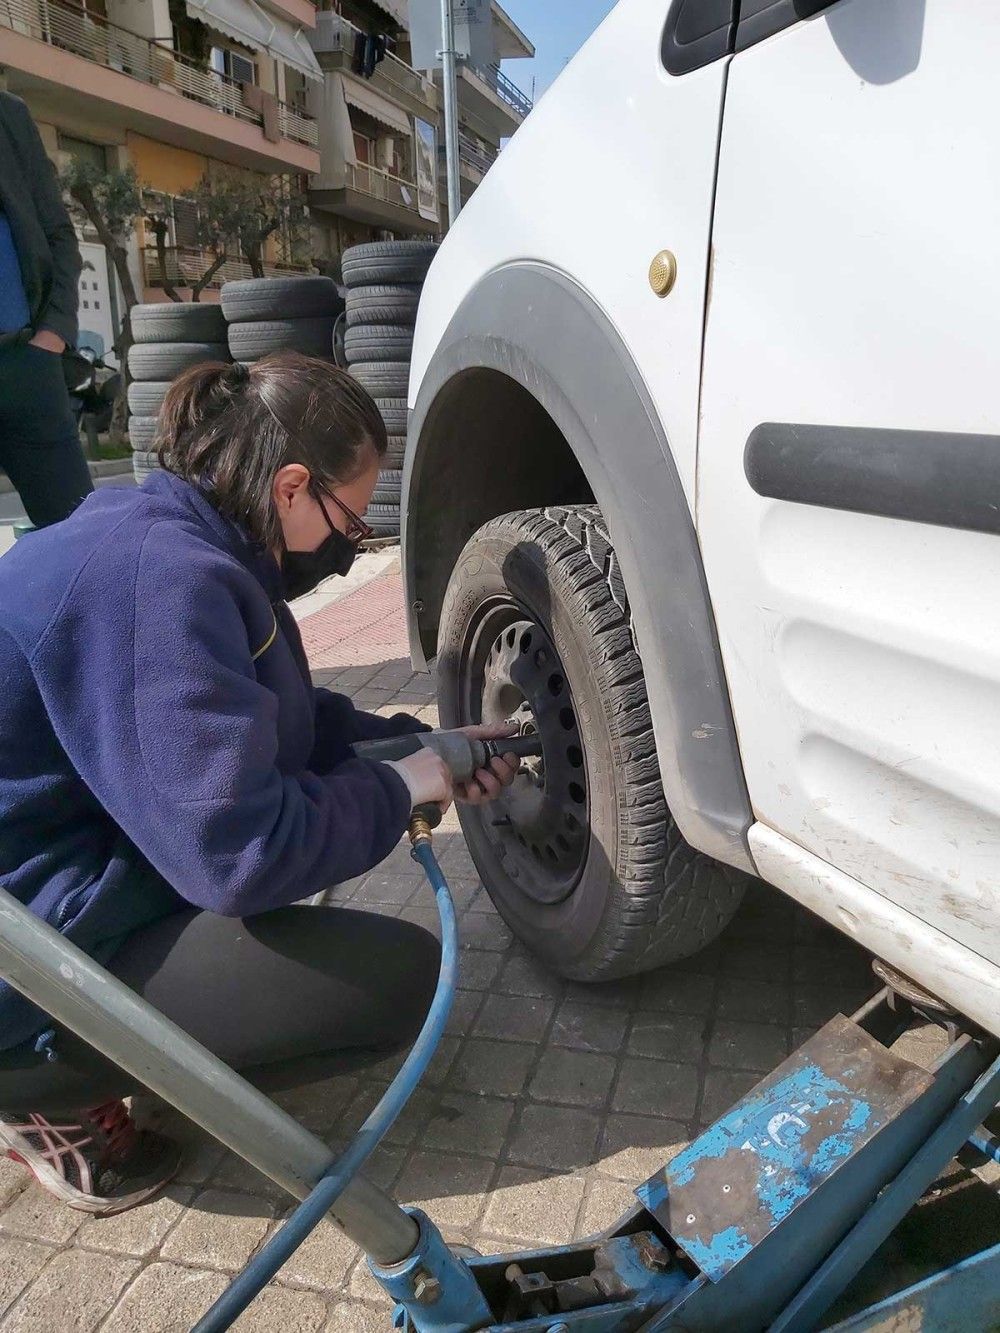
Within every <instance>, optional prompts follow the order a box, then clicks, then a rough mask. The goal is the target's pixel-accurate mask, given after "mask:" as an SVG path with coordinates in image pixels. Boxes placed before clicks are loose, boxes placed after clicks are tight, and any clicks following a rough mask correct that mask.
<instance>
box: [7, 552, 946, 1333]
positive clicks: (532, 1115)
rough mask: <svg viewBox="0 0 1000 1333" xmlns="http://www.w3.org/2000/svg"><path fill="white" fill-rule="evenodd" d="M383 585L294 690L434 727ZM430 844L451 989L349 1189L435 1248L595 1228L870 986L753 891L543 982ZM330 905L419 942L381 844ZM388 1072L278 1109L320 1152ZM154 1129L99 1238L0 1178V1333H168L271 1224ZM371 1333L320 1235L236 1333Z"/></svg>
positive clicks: (89, 1223) (405, 887) (252, 1185)
mask: <svg viewBox="0 0 1000 1333" xmlns="http://www.w3.org/2000/svg"><path fill="white" fill-rule="evenodd" d="M393 580H394V575H393V574H391V573H390V574H389V575H388V576H387V577H385V578H382V579H379V580H377V581H376V583H375V584H370V585H369V586H368V588H367V589H362V590H361V591H360V592H358V593H354V594H351V595H350V596H349V597H347V598H345V599H344V600H343V601H342V602H340V603H339V604H337V605H335V606H333V607H331V608H330V609H329V611H328V612H324V613H322V616H324V617H326V619H325V620H324V619H322V617H321V616H317V617H314V618H313V621H314V622H315V623H310V622H309V621H306V622H305V624H304V626H303V630H304V635H305V638H306V641H307V643H308V644H310V645H311V648H312V651H313V654H314V656H313V659H312V660H314V661H317V660H319V661H321V662H322V663H323V666H322V669H320V670H319V671H318V672H317V677H316V678H317V682H318V683H320V684H325V685H330V686H331V687H333V688H335V689H339V690H341V691H344V692H346V693H349V694H351V695H352V696H353V697H354V699H355V700H356V702H357V703H358V704H359V706H363V707H367V708H371V709H374V710H378V711H386V712H395V711H399V709H401V708H405V709H407V710H409V711H416V712H418V713H419V715H420V716H422V717H426V718H427V719H429V720H430V721H432V722H433V721H434V720H435V710H434V707H433V704H432V702H431V700H432V693H431V686H430V684H429V683H428V681H427V679H426V678H425V677H414V676H413V675H412V673H411V672H410V669H409V664H408V660H406V652H405V647H404V643H403V634H402V627H401V614H400V605H399V593H398V581H396V582H393ZM390 604H391V605H392V606H393V607H394V609H392V610H391V612H390V614H388V615H383V612H384V611H385V608H386V606H388V605H390ZM372 625H375V626H376V627H377V633H378V643H379V649H378V652H379V656H380V660H377V661H372V660H370V659H371V658H372V656H373V655H374V654H373V653H372V652H371V651H370V649H369V648H368V645H369V644H370V642H371V639H370V638H366V630H367V629H368V628H370V627H371V626H372ZM436 841H437V849H438V852H439V855H440V858H441V861H442V864H443V866H444V868H445V871H446V873H447V875H448V878H449V881H450V883H451V886H452V889H453V891H454V894H455V898H456V903H457V906H458V910H459V913H460V930H461V936H462V941H463V951H462V958H461V977H460V986H461V989H460V991H459V993H458V995H457V997H456V1002H455V1008H454V1012H453V1015H452V1018H451V1023H450V1026H449V1032H448V1036H447V1037H446V1038H445V1041H444V1042H443V1044H442V1047H441V1050H440V1052H439V1054H438V1056H437V1058H436V1059H435V1061H434V1063H433V1065H432V1068H431V1071H430V1074H429V1077H428V1078H427V1080H426V1082H425V1085H424V1087H423V1088H422V1089H421V1090H420V1091H419V1092H418V1093H417V1095H416V1096H415V1097H414V1099H413V1101H412V1102H411V1104H410V1106H409V1107H408V1108H407V1110H406V1111H405V1112H404V1114H403V1116H402V1118H401V1119H400V1121H399V1122H398V1123H397V1125H396V1126H395V1127H394V1128H393V1130H392V1131H391V1132H390V1134H389V1135H388V1136H387V1142H386V1143H385V1144H384V1145H383V1147H381V1148H380V1149H379V1150H378V1152H377V1153H376V1156H375V1158H374V1159H373V1162H372V1165H371V1169H370V1174H371V1176H372V1178H373V1179H375V1180H376V1181H378V1182H379V1183H380V1184H382V1185H383V1186H385V1187H387V1188H391V1189H392V1191H393V1193H394V1195H395V1196H396V1197H397V1198H399V1199H400V1200H401V1201H404V1202H409V1203H414V1204H419V1205H420V1206H421V1207H423V1208H425V1209H426V1210H427V1211H428V1212H429V1213H430V1214H431V1215H432V1216H433V1217H434V1218H435V1219H436V1220H437V1221H438V1222H439V1224H441V1225H442V1226H443V1228H444V1229H445V1232H446V1235H447V1236H448V1238H449V1239H456V1240H459V1239H460V1240H462V1241H465V1242H467V1243H471V1244H474V1245H476V1246H477V1247H478V1248H480V1249H482V1250H484V1251H485V1250H489V1249H497V1248H500V1249H510V1248H516V1247H518V1246H520V1245H523V1244H533V1243H538V1242H549V1243H558V1242H564V1241H568V1240H570V1239H571V1238H573V1237H575V1236H581V1235H584V1234H587V1233H589V1232H591V1231H593V1230H595V1229H597V1228H599V1227H601V1226H604V1225H606V1224H608V1223H609V1222H611V1221H612V1220H613V1219H614V1218H615V1216H617V1215H618V1213H620V1212H621V1211H622V1210H624V1208H625V1207H627V1206H628V1204H629V1201H630V1191H631V1190H632V1189H633V1188H634V1186H635V1185H636V1184H638V1183H639V1182H640V1181H641V1180H643V1179H645V1177H646V1176H647V1175H648V1174H650V1173H651V1172H652V1171H653V1170H654V1169H655V1168H656V1167H657V1166H658V1165H659V1164H661V1163H662V1162H663V1161H664V1160H665V1159H666V1158H667V1157H668V1156H670V1155H671V1154H672V1153H673V1152H674V1151H675V1150H676V1148H677V1147H678V1146H679V1145H681V1144H683V1143H685V1142H686V1141H687V1140H688V1139H689V1138H690V1137H691V1136H692V1135H693V1134H694V1133H696V1132H697V1131H698V1130H699V1129H700V1128H701V1127H702V1126H704V1125H705V1124H707V1123H709V1122H711V1121H712V1119H714V1118H715V1117H716V1116H717V1115H718V1114H719V1112H721V1111H722V1110H724V1109H725V1108H726V1107H727V1106H728V1105H730V1104H731V1103H732V1101H733V1100H734V1099H735V1098H736V1097H738V1096H739V1095H740V1094H741V1093H743V1092H744V1091H745V1090H746V1089H747V1088H749V1087H750V1086H752V1085H753V1084H754V1083H755V1082H756V1081H757V1080H758V1079H759V1078H760V1077H761V1076H762V1074H764V1073H765V1072H766V1071H768V1070H770V1069H771V1068H772V1067H773V1066H774V1065H775V1064H776V1063H778V1062H779V1061H780V1060H781V1059H783V1058H784V1056H785V1055H787V1054H788V1053H789V1052H790V1051H791V1050H792V1049H793V1048H794V1047H795V1046H796V1045H797V1044H798V1043H800V1042H801V1041H802V1040H804V1039H805V1037H806V1036H807V1035H808V1034H809V1033H811V1032H812V1031H813V1030H814V1029H815V1028H816V1027H818V1026H820V1025H821V1024H822V1023H823V1022H824V1021H825V1020H826V1019H827V1018H829V1017H830V1016H831V1015H832V1014H834V1013H836V1012H838V1010H841V1011H845V1012H848V1013H850V1012H851V1010H852V1009H853V1008H855V1007H856V1006H857V1004H858V1003H859V1002H860V1001H861V1000H863V999H864V998H866V997H867V996H868V995H869V994H871V993H872V992H873V990H874V989H875V987H874V985H873V983H872V979H871V974H870V971H869V968H868V963H867V960H866V959H865V957H864V956H863V955H862V954H861V953H860V952H859V951H858V950H857V949H855V948H854V947H852V946H851V945H850V944H848V943H846V942H845V941H844V940H843V939H842V938H841V937H840V936H839V935H837V934H835V933H834V932H833V931H831V930H830V929H828V928H827V927H826V926H824V925H823V924H822V923H820V922H818V921H817V920H815V919H814V918H812V917H810V916H809V915H807V914H806V913H805V912H804V911H802V910H800V909H798V908H796V907H794V906H793V905H792V904H791V903H790V902H788V901H786V900H785V899H783V898H782V897H781V896H780V895H778V894H777V893H775V892H773V891H771V890H769V889H766V888H764V887H760V888H759V889H757V890H755V891H754V892H753V893H752V894H751V895H750V896H749V898H748V900H747V901H746V903H745V905H744V906H743V907H742V908H741V910H740V912H739V914H738V916H737V918H736V920H735V921H734V922H733V924H732V925H731V926H730V927H729V929H728V930H727V931H726V933H725V935H724V937H723V938H722V939H721V940H720V941H718V942H717V943H716V944H715V945H713V946H712V947H711V948H709V949H708V950H706V951H705V952H704V953H702V954H700V955H699V956H698V957H696V958H693V959H690V960H688V961H686V962H684V963H681V964H679V965H677V966H673V967H670V968H668V969H665V970H664V971H662V972H659V973H656V974H652V975H649V976H647V977H645V978H640V979H636V980H634V981H630V982H625V983H616V984H613V985H606V986H600V987H584V986H579V985H572V984H568V983H565V982H563V981H560V980H558V979H557V978H555V977H553V976H551V975H549V974H548V973H547V972H546V971H545V970H544V969H543V968H541V967H540V966H539V965H538V964H537V963H536V962H535V961H533V959H532V958H531V957H530V955H529V954H528V953H527V952H526V951H525V950H524V949H523V948H522V947H521V946H520V945H519V944H516V943H514V942H513V940H512V938H511V936H510V933H509V932H508V930H507V929H506V927H505V926H504V924H503V923H502V922H501V920H500V919H499V917H498V916H497V914H496V913H495V911H494V910H493V908H492V906H491V904H490V901H489V899H488V898H487V897H486V895H485V893H484V891H483V889H482V888H481V886H480V884H479V882H478V880H477V877H476V873H475V870H474V868H473V865H472V863H471V861H470V859H469V856H468V853H467V851H466V849H465V846H464V844H463V841H462V837H461V834H460V833H459V832H458V825H457V821H456V820H455V818H454V816H453V815H452V816H449V818H448V820H447V821H446V823H445V825H444V826H443V828H442V831H441V832H440V833H439V834H438V836H437V840H436ZM332 897H333V900H334V901H337V902H342V903H344V904H345V905H346V906H348V907H350V908H364V909H368V910H376V911H380V912H385V913H387V914H389V915H392V916H402V917H404V918H406V919H408V920H412V921H417V922H420V923H422V924H425V925H428V926H431V925H432V924H433V922H434V918H435V913H434V910H433V906H432V904H431V901H430V896H429V893H428V892H427V891H426V890H425V889H424V887H423V883H422V878H421V876H420V875H419V874H418V873H417V870H416V867H415V866H414V865H413V863H412V861H411V860H410V859H409V856H408V853H407V849H406V848H405V847H403V846H401V847H399V848H397V850H396V851H395V852H394V853H393V854H392V856H391V857H390V858H389V860H388V861H387V862H385V864H384V865H382V866H380V867H379V868H378V869H377V870H376V871H374V872H373V873H372V874H370V875H368V876H367V877H365V878H364V879H362V880H360V881H358V882H356V883H353V884H349V885H344V886H341V887H340V888H339V889H337V890H335V891H334V893H333V895H332ZM907 1040H908V1042H909V1047H908V1051H907V1053H908V1054H912V1055H913V1057H914V1058H917V1059H919V1060H921V1061H924V1060H926V1059H927V1058H928V1055H929V1054H930V1053H931V1052H932V1051H933V1049H934V1046H935V1037H934V1036H933V1035H931V1034H925V1035H921V1034H917V1035H916V1036H914V1037H912V1038H908V1039H907ZM394 1068H395V1062H391V1063H388V1064H386V1065H383V1066H381V1067H378V1068H375V1069H372V1070H370V1071H369V1072H368V1073H367V1074H366V1075H364V1076H362V1077H350V1078H347V1077H344V1078H335V1079H332V1080H329V1081H328V1082H326V1083H323V1084H319V1085H315V1086H312V1087H309V1088H304V1089H301V1090H299V1091H296V1092H295V1093H292V1094H287V1095H285V1096H283V1097H281V1098H279V1100H280V1101H281V1102H282V1104H283V1105H284V1106H285V1107H286V1108H287V1109H288V1110H289V1111H290V1112H291V1113H292V1114H294V1115H296V1116H297V1117H299V1118H300V1119H301V1120H302V1121H303V1122H304V1123H305V1124H307V1125H308V1126H309V1128H311V1129H313V1130H314V1131H316V1132H318V1133H320V1134H322V1135H323V1136H325V1137H327V1138H328V1139H329V1140H330V1141H331V1142H332V1143H343V1142H344V1141H345V1140H346V1139H347V1138H348V1137H349V1136H350V1134H351V1132H352V1130H353V1129H354V1128H356V1127H357V1125H358V1124H359V1123H360V1121H361V1120H362V1118H363V1117H364V1115H365V1114H366V1113H367V1111H368V1110H369V1109H370V1108H371V1106H372V1105H373V1104H374V1102H375V1101H376V1100H377V1098H378V1097H379V1096H380V1094H381V1092H382V1090H383V1089H384V1088H385V1086H386V1084H387V1082H388V1080H389V1078H390V1077H391V1076H392V1073H393V1070H394ZM153 1114H155V1115H159V1116H161V1117H162V1112H159V1111H157V1109H156V1108H154V1110H153ZM166 1119H167V1123H168V1124H172V1125H173V1126H174V1128H175V1130H176V1131H177V1132H180V1133H182V1134H183V1136H184V1138H185V1139H186V1141H187V1142H188V1143H189V1145H190V1146H189V1152H188V1156H187V1160H186V1163H185V1166H184V1168H183V1169H182V1172H181V1175H180V1177H179V1179H178V1181H177V1182H176V1184H175V1185H173V1186H172V1187H171V1188H170V1189H169V1190H168V1191H167V1192H166V1194H165V1195H164V1196H163V1197H161V1198H160V1199H159V1200H158V1201H157V1202H155V1203H153V1204H151V1205H148V1206H146V1207H143V1208H139V1209H136V1210H134V1211H133V1212H130V1213H126V1214H123V1215H122V1216H120V1217H118V1218H111V1219H91V1218H85V1217H84V1216H83V1215H81V1214H79V1213H73V1212H71V1211H69V1210H67V1209H65V1208H62V1207H60V1206H58V1205H57V1204H55V1203H53V1202H51V1201H50V1200H49V1197H48V1196H47V1195H45V1194H43V1193H42V1192H40V1191H38V1190H36V1189H34V1188H29V1187H26V1176H25V1173H24V1172H23V1170H22V1169H21V1168H20V1167H17V1166H15V1165H13V1164H12V1163H9V1162H0V1210H2V1211H0V1312H5V1313H3V1314H2V1318H0V1333H13V1331H14V1330H16V1331H17V1333H29V1331H30V1333H63V1330H74V1333H91V1330H101V1333H165V1331H166V1330H170V1333H182V1331H186V1330H188V1329H190V1328H191V1325H192V1324H193V1323H194V1322H195V1320H196V1319H197V1318H198V1316H199V1315H200V1314H201V1313H202V1312H203V1311H204V1310H205V1309H206V1308H207V1306H208V1305H209V1304H210V1303H211V1302H212V1300H213V1299H214V1298H215V1297H216V1296H217V1295H218V1293H219V1292H220V1291H221V1290H222V1289H223V1287H224V1286H225V1284H226V1281H227V1277H228V1276H229V1275H230V1274H232V1273H234V1272H235V1271H237V1270H238V1269H239V1268H240V1267H242V1266H243V1265H244V1264H245V1263H246V1261H247V1259H248V1258H249V1257H250V1256H251V1255H252V1254H253V1253H254V1252H255V1250H256V1249H257V1248H258V1247H259V1246H260V1245H261V1243H262V1242H263V1241H264V1240H265V1238H266V1237H267V1236H268V1235H269V1234H270V1233H271V1232H272V1231H273V1229H274V1228H275V1227H276V1226H277V1225H278V1222H279V1220H280V1218H281V1217H282V1216H283V1215H284V1214H285V1213H286V1212H287V1211H288V1209H289V1207H290V1201H289V1200H288V1199H287V1197H286V1196H283V1195H282V1193H281V1191H280V1190H278V1189H277V1188H276V1187H275V1186H273V1185H272V1184H271V1183H270V1182H268V1181H267V1180H265V1179H263V1178H262V1177H260V1176H259V1175H257V1173H256V1172H254V1171H253V1170H252V1169H251V1168H250V1167H248V1166H246V1165H245V1164H243V1163H241V1162H240V1161H239V1160H238V1159H236V1158H234V1157H233V1156H232V1154H230V1153H228V1152H226V1151H224V1150H223V1149H222V1148H221V1147H219V1146H218V1145H214V1144H213V1143H211V1142H210V1141H208V1140H207V1139H206V1138H205V1137H204V1136H203V1135H201V1134H200V1133H199V1132H198V1131H196V1130H195V1129H194V1128H193V1127H192V1126H190V1125H187V1124H184V1123H182V1122H180V1121H179V1119H178V1118H177V1117H176V1115H175V1114H174V1113H168V1115H167V1117H166ZM387 1313H388V1306H387V1304H386V1302H385V1301H384V1299H383V1298H382V1296H381V1293H380V1291H379V1289H378V1288H377V1287H376V1286H375V1284H374V1283H373V1281H372V1280H371V1278H370V1276H369V1274H368V1272H367V1268H366V1267H365V1265H364V1263H363V1262H361V1261H359V1256H358V1254H357V1252H356V1251H355V1250H354V1248H353V1247H352V1246H351V1245H350V1244H349V1243H348V1242H347V1241H346V1240H344V1239H343V1238H341V1237H340V1236H338V1234H337V1233H336V1232H335V1231H334V1230H333V1228H332V1227H329V1226H323V1227H322V1228H321V1229H320V1230H319V1231H318V1232H317V1233H316V1234H315V1235H314V1236H313V1238H312V1239H311V1240H310V1241H309V1243H308V1244H307V1245H306V1246H305V1247H304V1248H303V1249H302V1250H300V1251H299V1253H298V1254H297V1255H296V1256H295V1257H294V1258H293V1260H292V1261H291V1262H290V1263H289V1264H288V1265H287V1266H286V1268H285V1269H284V1270H283V1272H282V1273H281V1275H280V1277H279V1278H278V1280H277V1281H276V1282H275V1283H274V1284H273V1285H272V1286H271V1287H270V1288H269V1290H268V1291H267V1292H266V1293H265V1295H264V1296H263V1297H262V1298H261V1299H260V1300H259V1301H257V1302H256V1303H255V1304H254V1305H253V1306H252V1307H251V1309H250V1310H249V1311H248V1312H247V1314H246V1315H244V1316H243V1318H242V1319H241V1320H240V1321H239V1323H238V1324H237V1325H236V1327H237V1328H239V1329H244V1330H281V1333H314V1331H315V1333H334V1331H337V1333H340V1331H341V1330H343V1331H344V1333H365V1331H366V1330H369V1329H371V1330H374V1329H378V1330H383V1329H386V1328H388V1318H387Z"/></svg>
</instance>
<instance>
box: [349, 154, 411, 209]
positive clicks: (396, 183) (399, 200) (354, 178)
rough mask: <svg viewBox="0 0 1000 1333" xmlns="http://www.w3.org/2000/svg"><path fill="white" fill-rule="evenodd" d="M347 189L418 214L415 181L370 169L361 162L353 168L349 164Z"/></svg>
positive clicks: (376, 168) (373, 168)
mask: <svg viewBox="0 0 1000 1333" xmlns="http://www.w3.org/2000/svg"><path fill="white" fill-rule="evenodd" d="M347 188H348V189H349V190H357V191H358V193H359V194H367V195H368V196H369V197H370V198H372V199H381V200H382V201H383V202H385V203H387V204H398V205H399V207H400V208H408V209H409V210H410V211H411V212H413V213H416V212H417V185H416V182H415V181H408V180H404V179H403V178H402V177H401V176H392V175H390V174H389V172H388V171H382V170H381V169H380V168H379V167H370V166H368V165H367V163H364V162H359V163H358V164H357V165H356V166H353V165H352V164H351V163H350V162H348V163H347Z"/></svg>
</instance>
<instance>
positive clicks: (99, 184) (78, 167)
mask: <svg viewBox="0 0 1000 1333" xmlns="http://www.w3.org/2000/svg"><path fill="white" fill-rule="evenodd" d="M59 179H60V184H61V185H62V190H63V195H64V197H65V199H66V204H67V207H68V208H69V210H70V212H71V214H72V215H73V216H74V217H75V218H76V219H77V220H78V221H80V222H82V223H84V224H85V225H89V226H90V227H91V228H93V230H94V231H95V232H96V233H97V238H98V240H99V241H100V242H101V243H102V244H103V246H104V248H105V250H106V252H107V254H108V255H109V256H110V257H111V262H112V263H113V265H114V269H115V273H116V275H117V277H118V283H119V286H120V287H121V292H122V297H123V300H124V304H125V309H124V312H123V316H122V326H121V332H120V333H119V335H118V338H117V340H116V342H115V345H114V349H115V352H116V353H117V355H118V360H119V362H120V364H121V368H122V378H121V386H122V387H121V391H120V393H119V395H118V399H117V401H116V402H115V407H114V412H113V414H112V418H111V436H112V439H113V440H114V441H115V442H120V441H121V440H122V438H123V437H124V434H125V424H126V419H127V412H128V409H127V406H126V397H125V394H126V389H127V387H128V378H129V376H128V350H129V348H130V347H131V346H132V309H133V307H134V306H136V305H138V304H139V297H138V294H137V293H136V290H135V283H134V282H133V280H132V273H131V270H130V269H129V266H128V249H127V246H128V238H129V236H130V235H131V234H132V230H133V228H134V227H135V220H136V218H137V217H138V216H139V213H140V212H141V211H142V199H141V195H140V191H139V179H138V177H137V176H136V174H135V170H134V168H132V167H113V168H111V169H103V170H102V169H101V168H100V167H98V166H97V165H96V164H94V163H93V162H85V161H81V160H80V159H78V158H70V160H69V162H68V163H67V165H66V166H65V167H64V168H63V170H62V172H61V173H60V178H59Z"/></svg>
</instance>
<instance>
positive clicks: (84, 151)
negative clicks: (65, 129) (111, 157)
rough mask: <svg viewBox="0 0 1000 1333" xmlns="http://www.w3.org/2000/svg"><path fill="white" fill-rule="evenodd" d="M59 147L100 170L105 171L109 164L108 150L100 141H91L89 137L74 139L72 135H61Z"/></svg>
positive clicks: (77, 159) (76, 158)
mask: <svg viewBox="0 0 1000 1333" xmlns="http://www.w3.org/2000/svg"><path fill="white" fill-rule="evenodd" d="M59 148H60V150H61V151H62V152H64V153H68V154H69V155H70V157H72V158H75V160H76V161H77V162H87V163H89V164H90V165H91V166H93V167H96V168H97V170H98V171H105V170H106V169H107V165H108V150H107V149H106V148H105V147H104V145H103V144H100V143H91V142H90V140H89V139H74V138H73V137H72V136H71V135H68V134H60V135H59Z"/></svg>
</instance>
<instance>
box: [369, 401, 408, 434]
mask: <svg viewBox="0 0 1000 1333" xmlns="http://www.w3.org/2000/svg"><path fill="white" fill-rule="evenodd" d="M375 406H376V407H377V408H378V410H379V414H380V415H381V417H382V420H383V421H384V422H385V429H386V434H387V435H389V436H390V438H392V437H399V438H402V439H403V440H404V441H405V439H406V431H407V427H408V425H409V420H408V412H407V407H406V399H405V398H376V399H375Z"/></svg>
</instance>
